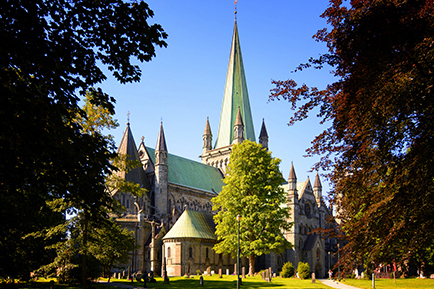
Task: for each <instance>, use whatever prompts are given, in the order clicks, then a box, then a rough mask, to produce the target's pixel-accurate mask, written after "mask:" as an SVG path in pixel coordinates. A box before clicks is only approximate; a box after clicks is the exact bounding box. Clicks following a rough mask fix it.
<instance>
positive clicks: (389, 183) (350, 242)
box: [271, 0, 434, 271]
mask: <svg viewBox="0 0 434 289" xmlns="http://www.w3.org/2000/svg"><path fill="white" fill-rule="evenodd" d="M322 17H324V18H325V19H327V21H328V23H329V24H330V26H331V27H330V28H328V29H323V30H320V31H318V33H317V34H316V35H315V38H316V40H318V41H322V42H325V43H326V44H327V47H328V49H329V52H328V53H327V54H324V55H321V56H320V58H317V59H314V58H312V59H311V60H310V61H309V62H308V63H307V64H302V65H300V66H299V67H298V69H297V70H302V69H305V68H307V67H311V66H313V67H315V68H322V67H324V66H332V67H333V69H332V71H333V72H334V75H335V77H336V78H335V79H336V81H335V82H334V83H331V84H330V85H328V86H327V88H326V89H324V90H320V89H318V88H315V87H312V88H309V87H308V86H307V85H303V86H301V87H298V86H297V84H296V83H295V81H293V80H287V81H274V84H275V85H276V88H275V89H273V91H272V96H271V97H272V98H274V99H285V100H288V101H289V102H290V103H291V104H292V108H293V109H295V113H294V115H293V116H292V117H291V119H290V123H291V124H293V123H295V122H296V121H299V120H303V119H305V118H306V117H307V116H308V115H309V112H310V110H312V109H314V108H319V109H320V112H319V116H320V117H321V118H322V119H321V122H322V123H324V124H328V127H327V128H325V130H324V132H323V133H321V134H320V135H318V136H317V137H316V138H315V139H314V141H313V143H312V147H311V148H309V149H308V150H307V152H308V155H315V154H319V155H322V156H323V157H322V159H321V161H320V162H319V163H318V164H317V165H316V168H319V167H321V168H322V169H324V170H329V171H331V173H330V179H331V181H332V182H333V188H334V191H333V192H332V201H333V202H334V203H335V204H339V206H340V210H339V211H338V217H339V219H340V220H341V222H342V224H343V225H342V230H343V232H344V233H345V234H342V235H341V236H340V237H341V238H342V239H344V240H345V242H344V243H345V244H346V245H345V248H344V250H342V254H341V260H340V263H341V265H344V266H345V267H344V270H348V271H351V269H352V268H353V267H354V265H355V264H362V263H363V264H374V266H375V267H376V266H378V265H379V264H380V263H383V264H385V263H389V264H390V263H392V260H394V259H396V260H397V261H398V260H399V261H404V260H408V259H409V258H414V259H415V260H417V262H419V264H422V263H425V264H426V263H433V260H432V254H429V253H428V254H427V252H426V248H429V247H430V246H431V243H432V241H431V240H433V239H434V230H431V229H429V228H432V227H433V226H434V210H433V208H434V198H433V197H432V196H433V192H434V171H433V170H432V169H431V168H432V167H433V166H434V158H433V157H432V156H433V155H434V138H433V137H432V136H433V133H434V131H433V125H432V124H433V122H434V90H433V89H432V88H433V87H434V72H433V69H432V67H434V53H433V43H434V5H432V1H428V0H422V1H397V0H390V1H351V3H348V2H343V1H335V0H332V1H330V6H329V7H328V8H327V10H326V11H325V12H324V14H323V15H322ZM415 236H417V238H415ZM430 251H432V250H430ZM430 259H431V260H430Z"/></svg>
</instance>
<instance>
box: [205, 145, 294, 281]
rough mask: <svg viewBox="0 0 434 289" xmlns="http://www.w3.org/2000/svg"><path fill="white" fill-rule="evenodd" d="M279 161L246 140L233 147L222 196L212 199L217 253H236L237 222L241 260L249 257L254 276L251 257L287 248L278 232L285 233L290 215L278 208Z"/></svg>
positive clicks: (280, 199)
mask: <svg viewBox="0 0 434 289" xmlns="http://www.w3.org/2000/svg"><path fill="white" fill-rule="evenodd" d="M279 163H280V160H279V159H276V158H273V157H271V152H268V151H267V150H266V149H263V148H262V146H261V145H260V144H256V143H253V142H251V141H249V140H245V141H243V142H242V143H241V144H239V145H234V147H233V149H232V152H231V161H230V163H229V165H228V168H227V173H226V176H225V178H224V180H223V181H224V182H225V184H226V185H225V186H224V187H223V190H222V192H221V193H220V194H219V195H218V196H217V197H215V198H213V199H212V202H213V205H214V206H213V209H214V210H217V211H218V213H217V214H216V215H215V216H214V220H215V222H216V235H217V238H218V240H219V241H220V242H219V243H217V244H216V245H215V246H214V249H215V250H216V252H217V253H230V254H232V256H233V257H234V256H236V252H237V220H236V216H237V215H238V214H239V215H241V217H242V218H241V221H240V248H241V256H245V257H249V263H250V270H249V271H250V272H249V273H252V274H253V273H254V271H252V270H254V257H255V256H260V255H262V254H268V253H270V252H280V251H282V250H283V249H284V248H288V247H290V246H291V245H290V243H289V242H288V241H287V240H286V239H285V238H284V237H283V236H282V234H281V230H288V229H289V228H290V226H291V225H290V223H288V222H287V219H288V218H289V211H288V210H287V209H286V208H283V207H281V205H282V204H284V203H285V202H286V195H285V193H284V191H283V189H282V188H281V187H280V185H281V184H282V183H284V181H285V180H284V179H283V177H282V174H281V172H280V170H279Z"/></svg>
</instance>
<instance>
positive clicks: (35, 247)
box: [0, 0, 167, 278]
mask: <svg viewBox="0 0 434 289" xmlns="http://www.w3.org/2000/svg"><path fill="white" fill-rule="evenodd" d="M0 11H1V17H0V34H1V35H2V41H1V44H0V50H1V51H2V53H1V54H0V82H1V85H0V107H1V113H0V122H1V124H2V129H1V130H0V147H1V152H0V159H1V162H0V176H1V180H0V196H1V200H2V201H1V202H0V212H2V216H7V217H4V218H3V220H2V222H1V223H0V232H2V234H1V236H0V264H8V266H0V276H4V277H5V276H11V277H17V276H21V277H23V278H28V277H29V276H30V275H29V273H30V271H32V270H35V269H36V268H38V267H39V266H40V265H41V264H43V263H46V262H47V261H48V260H51V259H52V258H53V255H52V253H53V251H50V252H49V251H47V250H45V249H44V248H45V247H47V246H49V245H50V244H53V243H56V242H57V241H58V238H62V237H63V236H54V235H52V236H51V237H50V238H47V239H45V238H43V237H38V239H35V237H33V236H34V235H32V233H33V232H39V231H44V230H45V229H47V228H49V227H52V226H56V225H57V224H58V223H59V222H61V221H62V219H64V216H63V215H62V214H64V212H62V213H53V212H51V211H50V209H49V208H48V206H47V202H50V201H52V200H56V199H60V198H63V199H64V200H65V203H66V204H67V210H68V211H69V212H72V211H74V210H76V209H78V210H86V211H87V212H88V214H89V218H90V219H97V218H99V217H101V216H102V217H104V210H103V209H102V208H106V207H111V206H112V201H111V198H110V196H109V194H108V193H107V192H106V190H105V186H104V183H105V182H104V178H105V176H106V174H107V173H108V172H109V171H110V169H111V168H112V167H111V164H110V158H111V157H112V156H113V152H114V151H113V150H112V149H111V148H110V145H109V142H108V140H107V139H106V138H104V137H103V136H102V135H101V134H99V133H97V134H87V133H85V132H83V131H82V129H83V128H82V127H81V125H79V123H74V122H73V119H75V117H76V115H77V114H80V115H83V111H82V110H81V109H80V108H79V100H80V99H79V96H80V95H84V93H85V92H86V91H88V90H89V89H90V88H91V87H94V86H96V85H98V84H99V83H101V82H102V81H104V80H105V79H106V75H105V74H104V72H103V70H102V68H100V67H99V65H100V66H101V65H104V66H106V67H107V68H108V70H109V71H111V72H112V73H113V75H114V77H115V78H116V79H117V80H118V81H119V82H121V83H127V82H132V81H138V80H139V79H140V76H141V71H140V69H139V67H138V66H137V65H136V64H134V61H135V59H137V60H139V61H141V62H143V61H150V60H151V59H152V57H154V56H155V46H159V47H162V46H166V43H165V42H164V39H165V38H166V36H167V35H166V33H164V31H163V29H162V28H161V26H160V25H158V24H152V25H149V24H148V23H147V21H148V19H149V17H152V16H153V12H152V10H150V9H149V7H148V5H147V4H146V3H145V2H143V1H126V2H124V1H121V0H113V1H87V0H77V1H67V0H59V1H49V0H29V1H2V2H1V4H0ZM95 92H96V97H95V98H93V100H92V102H93V103H94V104H96V105H101V106H103V107H105V108H107V109H108V110H109V111H110V112H111V113H113V112H114V109H113V103H114V99H113V98H112V97H110V96H108V95H107V94H105V93H103V92H102V90H101V89H100V88H95ZM47 259H48V260H47Z"/></svg>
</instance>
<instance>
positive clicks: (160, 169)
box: [155, 123, 169, 215]
mask: <svg viewBox="0 0 434 289" xmlns="http://www.w3.org/2000/svg"><path fill="white" fill-rule="evenodd" d="M168 180H169V170H168V165H167V146H166V139H165V137H164V131H163V123H161V124H160V132H159V134H158V140H157V145H156V147H155V207H156V209H157V210H158V212H157V213H160V214H162V215H166V214H167V213H168V208H167V204H168V192H167V191H168V189H167V187H168Z"/></svg>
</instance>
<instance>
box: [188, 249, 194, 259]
mask: <svg viewBox="0 0 434 289" xmlns="http://www.w3.org/2000/svg"><path fill="white" fill-rule="evenodd" d="M188 257H189V258H193V248H192V247H190V248H188Z"/></svg>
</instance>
